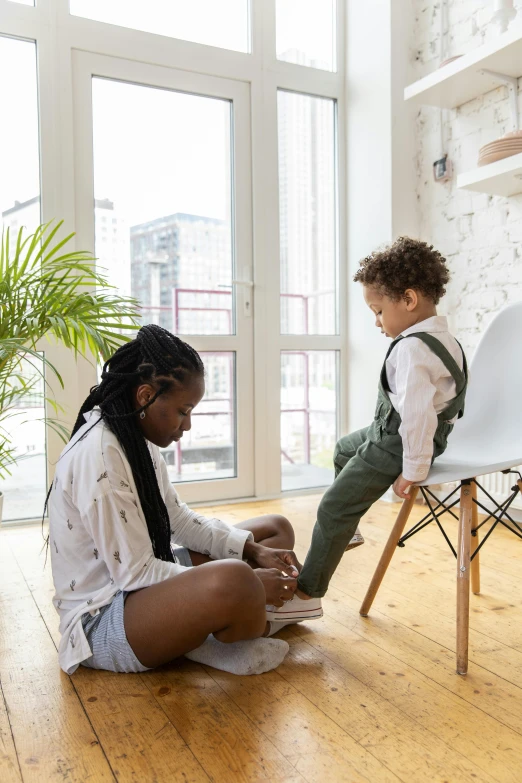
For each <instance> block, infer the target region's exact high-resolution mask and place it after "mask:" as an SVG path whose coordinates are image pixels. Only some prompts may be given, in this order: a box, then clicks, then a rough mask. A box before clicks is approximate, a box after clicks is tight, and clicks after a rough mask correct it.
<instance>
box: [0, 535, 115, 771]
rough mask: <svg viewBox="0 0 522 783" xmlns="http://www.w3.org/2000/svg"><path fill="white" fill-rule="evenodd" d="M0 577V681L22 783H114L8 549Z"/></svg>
mask: <svg viewBox="0 0 522 783" xmlns="http://www.w3.org/2000/svg"><path fill="white" fill-rule="evenodd" d="M0 573H2V587H1V590H0V681H1V683H2V690H3V694H4V699H5V703H6V706H7V709H8V712H9V720H10V723H11V727H12V732H13V738H14V743H15V747H16V751H17V754H18V761H19V765H20V769H21V773H22V778H23V780H24V781H27V782H29V781H35V783H41V781H46V783H47V781H58V780H59V781H63V780H67V781H71V783H72V782H73V781H74V782H75V783H76V781H77V783H84V781H87V780H96V781H97V782H98V781H100V783H105V781H113V780H114V775H113V773H112V771H111V768H110V766H109V763H108V762H107V759H106V757H105V755H104V752H103V749H102V747H101V746H100V744H99V742H98V738H97V736H96V734H95V732H94V731H93V728H92V726H91V724H90V722H89V720H88V719H87V717H86V715H85V711H84V709H83V707H82V704H81V702H80V700H79V699H78V696H77V694H76V692H75V690H74V688H73V686H72V683H71V680H70V679H69V677H68V676H67V675H66V674H64V673H63V672H62V671H60V669H59V668H58V666H57V658H56V649H55V647H54V645H53V643H52V640H51V638H50V636H49V633H48V631H47V628H46V626H45V624H44V622H43V620H42V618H41V616H40V614H39V612H38V610H37V608H36V605H35V603H34V601H33V599H32V597H31V594H30V593H29V590H28V588H27V585H26V584H25V581H24V579H23V577H22V574H21V573H20V570H19V569H18V566H17V564H16V562H15V561H14V560H13V558H12V556H10V554H9V553H8V551H7V547H4V546H1V547H0ZM2 774H3V769H2ZM0 779H2V778H1V776H0Z"/></svg>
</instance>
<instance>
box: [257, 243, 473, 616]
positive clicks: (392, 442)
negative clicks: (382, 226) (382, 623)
mask: <svg viewBox="0 0 522 783" xmlns="http://www.w3.org/2000/svg"><path fill="white" fill-rule="evenodd" d="M354 280H355V281H356V282H360V283H362V286H363V295H364V299H365V301H366V304H367V305H368V307H369V308H370V310H371V311H372V312H373V314H374V316H375V325H376V326H377V327H378V328H379V329H380V330H381V332H382V334H385V335H386V337H390V338H392V340H393V342H392V344H391V345H390V347H389V349H388V353H387V354H386V359H385V361H384V365H383V368H382V370H381V375H380V381H379V393H378V398H377V408H376V411H375V418H374V420H373V423H372V424H371V425H370V426H369V427H366V428H365V429H363V430H359V431H358V432H354V433H352V434H351V435H347V436H345V437H343V438H341V439H340V440H339V442H338V443H337V446H336V448H335V453H334V467H335V479H334V483H333V484H332V486H331V487H330V489H329V490H328V491H327V492H326V493H325V495H324V496H323V498H322V500H321V503H320V505H319V509H318V513H317V522H316V524H315V527H314V531H313V536H312V543H311V546H310V550H309V552H308V555H307V557H306V561H305V564H304V566H303V569H302V571H301V573H300V575H299V578H298V589H297V591H296V593H295V595H294V598H293V599H292V600H291V601H289V602H288V603H286V604H285V605H284V606H282V607H281V608H280V609H274V611H273V612H272V613H271V614H270V617H269V619H273V620H279V621H287V622H295V621H297V620H302V619H313V618H316V617H320V616H321V615H322V613H323V612H322V608H321V596H323V595H324V594H325V593H326V591H327V589H328V585H329V582H330V579H331V578H332V575H333V573H334V571H335V569H336V568H337V566H338V564H339V562H340V560H341V557H342V555H343V553H344V552H345V550H346V549H349V548H352V547H353V546H354V544H355V545H357V544H358V542H357V541H354V540H353V537H354V534H355V533H356V532H358V531H357V525H358V523H359V520H360V519H361V517H362V516H363V515H364V514H365V513H366V512H367V511H368V509H369V508H370V507H371V506H372V504H373V503H375V501H376V500H378V499H379V498H380V497H381V496H382V495H383V494H384V493H385V492H386V490H387V489H389V487H391V486H393V490H394V492H395V493H396V494H397V495H398V496H399V497H401V498H406V497H407V492H408V491H409V488H410V487H411V485H412V484H414V483H417V482H420V481H423V480H424V479H425V478H426V476H427V475H428V472H429V469H430V466H431V463H432V462H433V460H434V459H435V458H436V457H438V456H439V455H440V454H442V453H443V452H444V450H445V449H446V446H447V439H448V435H449V434H450V432H451V430H452V429H453V424H454V422H455V420H456V419H457V418H460V416H462V414H463V411H464V397H465V394H466V387H467V368H466V359H465V356H464V353H463V351H462V348H461V347H460V345H459V343H458V342H457V340H456V339H455V338H454V337H452V335H451V334H450V333H449V331H448V325H447V321H446V318H444V317H443V316H438V315H437V310H436V305H437V304H438V302H439V300H440V299H441V297H442V296H443V295H444V293H445V290H446V289H445V285H446V283H447V282H448V280H449V272H448V269H447V267H446V262H445V259H444V258H443V257H442V256H441V254H440V253H438V252H437V251H436V250H434V249H433V247H432V246H430V245H427V244H426V243H425V242H419V241H418V240H415V239H409V238H408V237H401V238H400V239H398V240H397V241H396V242H394V244H393V245H391V247H388V248H386V249H384V250H382V251H380V252H376V253H372V254H371V255H370V256H368V257H367V258H365V259H364V260H363V261H361V264H360V268H359V270H358V271H357V274H356V275H355V277H354ZM360 543H363V541H361V542H360Z"/></svg>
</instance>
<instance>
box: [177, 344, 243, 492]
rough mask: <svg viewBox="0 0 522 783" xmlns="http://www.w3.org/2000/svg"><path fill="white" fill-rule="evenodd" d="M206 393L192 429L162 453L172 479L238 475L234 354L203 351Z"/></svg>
mask: <svg viewBox="0 0 522 783" xmlns="http://www.w3.org/2000/svg"><path fill="white" fill-rule="evenodd" d="M200 356H201V358H202V360H203V363H204V365H205V385H206V388H205V396H204V397H203V399H202V400H201V402H200V404H199V405H198V407H197V408H196V410H195V411H194V413H193V414H192V429H191V430H190V431H189V432H186V433H185V434H184V435H183V438H182V440H181V441H179V442H178V443H173V444H172V445H171V446H169V447H168V448H167V449H163V450H162V453H163V456H164V457H165V460H166V462H167V466H168V471H169V476H170V480H171V481H172V482H173V483H174V484H179V483H180V482H183V481H198V480H199V481H202V480H209V479H214V480H215V479H227V478H233V477H234V476H235V475H236V434H235V419H236V401H235V387H236V384H235V356H234V354H233V353H228V352H224V351H215V352H209V351H202V352H201V354H200Z"/></svg>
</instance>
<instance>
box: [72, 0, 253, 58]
mask: <svg viewBox="0 0 522 783" xmlns="http://www.w3.org/2000/svg"><path fill="white" fill-rule="evenodd" d="M70 11H71V14H73V15H74V16H83V17H87V19H95V20H96V21H99V22H108V23H109V24H114V25H119V26H121V27H130V28H131V29H133V30H141V31H143V32H147V33H158V34H159V35H167V36H169V37H171V38H182V39H184V40H186V41H193V42H194V43H200V44H207V45H208V46H218V47H220V48H221V49H233V50H235V51H238V52H249V51H250V21H249V12H250V8H249V0H190V2H187V0H147V3H146V4H144V3H143V0H70Z"/></svg>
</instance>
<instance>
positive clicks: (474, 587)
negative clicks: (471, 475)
mask: <svg viewBox="0 0 522 783" xmlns="http://www.w3.org/2000/svg"><path fill="white" fill-rule="evenodd" d="M471 498H472V501H475V500H476V499H477V483H476V481H472V482H471ZM471 525H472V529H473V530H475V528H476V527H477V525H478V506H477V504H476V503H475V502H473V505H472V506H471ZM479 544H480V536H479V534H478V533H475V535H474V536H471V556H472V557H473V554H474V553H475V550H476V549H477V548H478V545H479ZM471 592H472V593H474V594H475V595H478V594H479V593H480V552H479V553H478V554H477V555H475V557H473V560H472V561H471Z"/></svg>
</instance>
